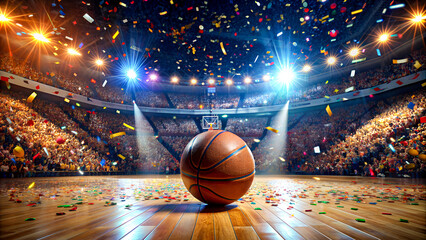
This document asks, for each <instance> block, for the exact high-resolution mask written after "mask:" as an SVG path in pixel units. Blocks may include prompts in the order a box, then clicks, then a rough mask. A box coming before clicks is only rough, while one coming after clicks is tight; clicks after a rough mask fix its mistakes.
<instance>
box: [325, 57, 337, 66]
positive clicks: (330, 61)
mask: <svg viewBox="0 0 426 240" xmlns="http://www.w3.org/2000/svg"><path fill="white" fill-rule="evenodd" d="M335 63H336V58H335V57H329V58H328V59H327V64H328V65H334V64H335Z"/></svg>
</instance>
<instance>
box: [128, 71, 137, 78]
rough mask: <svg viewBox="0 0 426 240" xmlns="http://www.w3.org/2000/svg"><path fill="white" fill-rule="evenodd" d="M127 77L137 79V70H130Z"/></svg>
mask: <svg viewBox="0 0 426 240" xmlns="http://www.w3.org/2000/svg"><path fill="white" fill-rule="evenodd" d="M127 77H129V78H130V79H135V78H136V72H135V70H133V69H130V70H129V71H127Z"/></svg>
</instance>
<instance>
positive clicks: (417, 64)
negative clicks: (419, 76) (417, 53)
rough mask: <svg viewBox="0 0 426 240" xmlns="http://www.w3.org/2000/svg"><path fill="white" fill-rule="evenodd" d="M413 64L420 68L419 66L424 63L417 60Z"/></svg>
mask: <svg viewBox="0 0 426 240" xmlns="http://www.w3.org/2000/svg"><path fill="white" fill-rule="evenodd" d="M413 66H414V67H415V68H416V69H419V68H420V67H421V66H422V64H420V62H419V61H417V60H416V62H415V63H414V65H413Z"/></svg>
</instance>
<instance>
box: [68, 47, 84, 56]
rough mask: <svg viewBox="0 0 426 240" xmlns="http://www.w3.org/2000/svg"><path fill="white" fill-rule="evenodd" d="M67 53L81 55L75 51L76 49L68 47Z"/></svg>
mask: <svg viewBox="0 0 426 240" xmlns="http://www.w3.org/2000/svg"><path fill="white" fill-rule="evenodd" d="M68 54H69V55H73V56H75V55H77V56H81V53H79V52H77V50H75V49H74V48H68Z"/></svg>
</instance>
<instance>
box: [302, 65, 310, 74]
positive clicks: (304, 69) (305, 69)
mask: <svg viewBox="0 0 426 240" xmlns="http://www.w3.org/2000/svg"><path fill="white" fill-rule="evenodd" d="M311 69H312V67H311V66H310V65H308V64H305V66H303V68H302V72H309V71H311Z"/></svg>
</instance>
